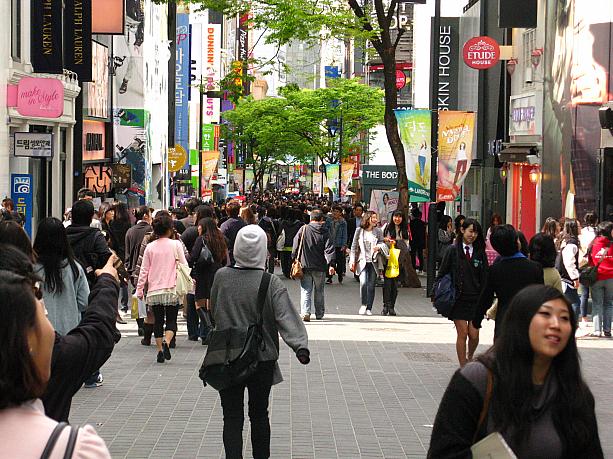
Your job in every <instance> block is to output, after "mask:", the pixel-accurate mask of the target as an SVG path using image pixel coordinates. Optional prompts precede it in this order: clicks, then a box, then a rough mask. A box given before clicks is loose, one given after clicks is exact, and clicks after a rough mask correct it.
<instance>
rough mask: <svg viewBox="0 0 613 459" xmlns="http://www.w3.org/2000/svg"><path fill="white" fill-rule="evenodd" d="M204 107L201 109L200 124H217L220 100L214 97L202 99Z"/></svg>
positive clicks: (219, 116)
mask: <svg viewBox="0 0 613 459" xmlns="http://www.w3.org/2000/svg"><path fill="white" fill-rule="evenodd" d="M203 102H204V107H203V109H202V123H203V124H211V123H216V124H219V122H220V121H221V99H218V98H216V97H204V98H203Z"/></svg>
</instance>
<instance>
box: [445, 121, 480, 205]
mask: <svg viewBox="0 0 613 459" xmlns="http://www.w3.org/2000/svg"><path fill="white" fill-rule="evenodd" d="M474 127H475V114H474V113H472V112H452V111H441V112H439V128H438V182H437V190H436V194H437V201H454V200H455V198H456V197H457V196H458V194H459V193H460V187H461V186H462V183H463V182H464V178H466V175H467V174H468V170H469V169H470V164H471V162H472V158H473V155H472V149H473V136H474Z"/></svg>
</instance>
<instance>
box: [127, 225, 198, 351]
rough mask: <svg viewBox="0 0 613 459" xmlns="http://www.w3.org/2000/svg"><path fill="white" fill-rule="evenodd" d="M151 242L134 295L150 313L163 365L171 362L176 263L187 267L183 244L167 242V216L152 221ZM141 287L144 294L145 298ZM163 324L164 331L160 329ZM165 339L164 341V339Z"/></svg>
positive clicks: (176, 306)
mask: <svg viewBox="0 0 613 459" xmlns="http://www.w3.org/2000/svg"><path fill="white" fill-rule="evenodd" d="M152 226H153V240H152V241H151V242H149V244H147V247H146V248H145V253H144V255H143V263H142V265H141V268H140V273H139V276H138V284H137V286H136V296H137V297H138V298H140V299H144V298H146V301H147V306H148V307H150V308H151V310H152V311H153V315H154V318H155V322H154V325H153V335H154V336H155V344H156V347H157V351H158V353H157V361H158V363H164V361H166V360H170V359H171V357H172V356H171V354H170V348H169V347H168V345H169V343H170V342H171V340H172V338H173V337H174V335H175V333H176V330H177V314H178V311H179V301H180V299H179V297H178V296H177V293H176V285H177V272H176V261H175V260H178V261H179V262H180V263H183V264H187V260H186V258H185V254H184V252H183V244H181V242H180V241H177V240H174V239H171V237H172V236H173V232H174V230H173V223H172V218H171V217H169V216H167V215H162V216H159V217H156V218H155V219H154V220H153V225H152ZM145 286H146V287H147V295H146V297H145V293H144V291H145ZM164 324H166V329H165V330H164ZM164 338H165V340H164Z"/></svg>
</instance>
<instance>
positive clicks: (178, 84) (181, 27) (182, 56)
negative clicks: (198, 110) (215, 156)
mask: <svg viewBox="0 0 613 459" xmlns="http://www.w3.org/2000/svg"><path fill="white" fill-rule="evenodd" d="M176 40H177V52H176V72H175V143H176V144H178V145H180V146H181V147H183V150H185V151H187V150H189V120H188V117H189V90H190V87H189V84H190V79H189V73H190V62H189V60H190V56H189V52H190V51H189V42H190V34H189V14H185V13H180V14H177V36H176ZM213 149H214V148H207V147H204V146H203V147H202V150H213ZM184 164H185V163H184ZM184 164H182V165H181V168H183V165H184Z"/></svg>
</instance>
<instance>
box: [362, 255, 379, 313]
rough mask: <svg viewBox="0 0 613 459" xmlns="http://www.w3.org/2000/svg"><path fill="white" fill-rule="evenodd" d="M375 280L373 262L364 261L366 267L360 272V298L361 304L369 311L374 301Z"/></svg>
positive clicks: (375, 271) (375, 273) (375, 272)
mask: <svg viewBox="0 0 613 459" xmlns="http://www.w3.org/2000/svg"><path fill="white" fill-rule="evenodd" d="M376 281H377V270H376V269H375V265H374V264H373V263H366V268H364V269H363V270H362V272H361V273H360V300H361V302H362V305H365V306H366V309H368V310H369V311H370V310H371V309H372V304H373V303H374V302H375V282H376Z"/></svg>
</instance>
